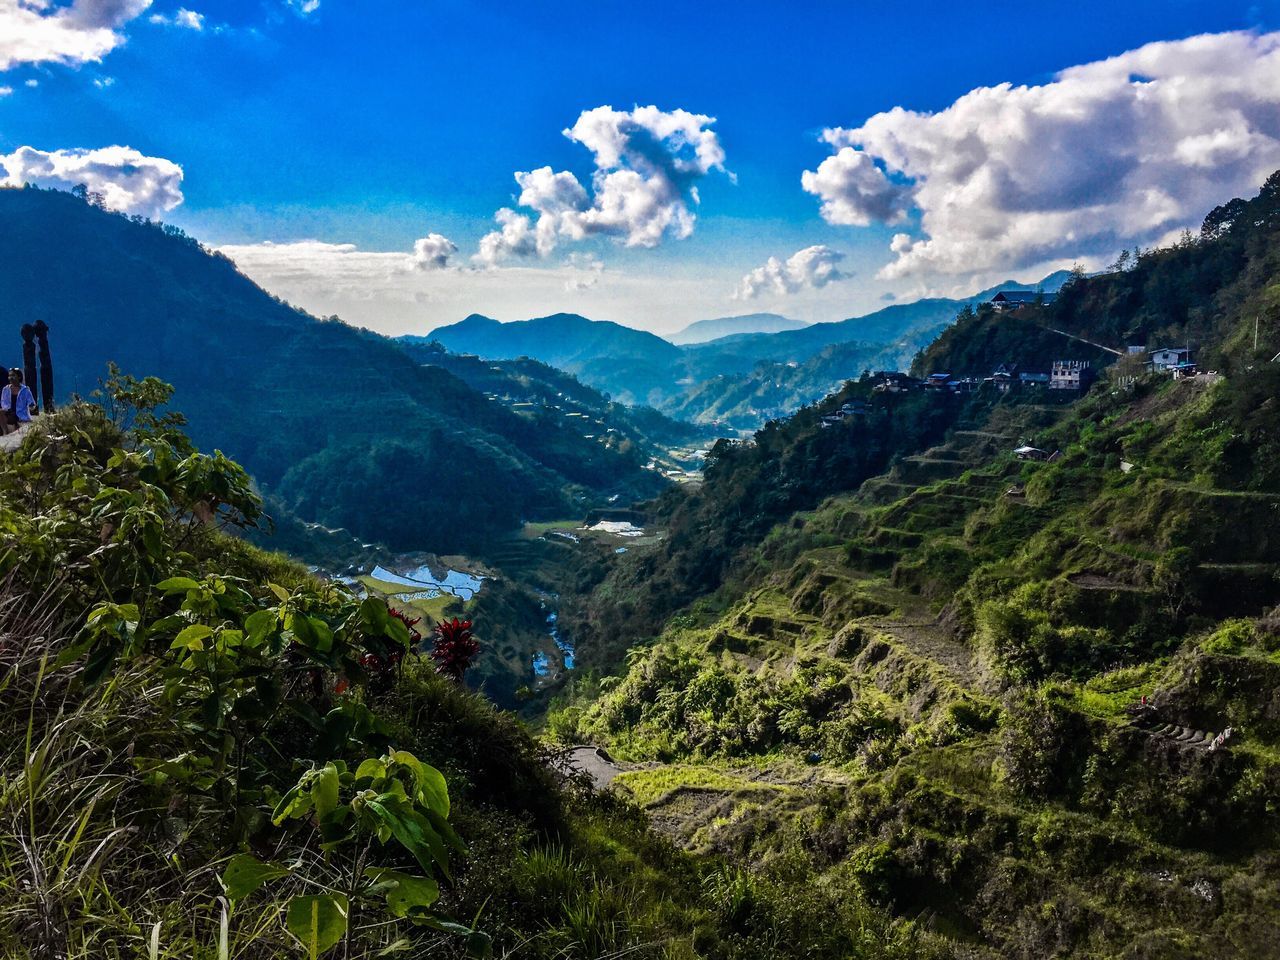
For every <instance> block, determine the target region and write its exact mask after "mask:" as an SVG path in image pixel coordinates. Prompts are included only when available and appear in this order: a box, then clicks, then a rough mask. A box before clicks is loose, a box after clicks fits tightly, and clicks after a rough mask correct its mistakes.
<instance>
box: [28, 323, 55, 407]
mask: <svg viewBox="0 0 1280 960" xmlns="http://www.w3.org/2000/svg"><path fill="white" fill-rule="evenodd" d="M33 329H34V330H35V332H36V340H37V341H38V342H39V344H40V399H41V401H42V402H41V406H40V409H42V410H43V411H44V412H45V413H53V360H52V359H51V358H50V357H49V325H48V324H47V323H45V322H44V321H43V320H37V321H36V325H35V327H34V328H33Z"/></svg>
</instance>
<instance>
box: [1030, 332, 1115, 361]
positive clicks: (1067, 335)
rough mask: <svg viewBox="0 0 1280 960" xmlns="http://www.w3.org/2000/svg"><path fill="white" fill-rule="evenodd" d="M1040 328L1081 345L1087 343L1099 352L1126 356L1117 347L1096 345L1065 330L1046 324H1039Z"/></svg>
mask: <svg viewBox="0 0 1280 960" xmlns="http://www.w3.org/2000/svg"><path fill="white" fill-rule="evenodd" d="M1038 326H1039V327H1040V329H1041V330H1048V331H1049V332H1050V333H1056V334H1058V335H1059V336H1062V337H1067V338H1068V339H1071V340H1077V341H1079V342H1080V343H1087V344H1088V345H1089V346H1091V347H1096V348H1097V349H1099V350H1105V351H1107V353H1114V354H1115V355H1116V356H1117V357H1123V356H1125V354H1124V353H1123V352H1122V351H1120V350H1117V349H1116V348H1115V347H1108V346H1106V345H1105V344H1102V343H1094V342H1093V341H1092V340H1086V339H1085V338H1084V337H1077V336H1076V335H1075V334H1074V333H1067V331H1065V330H1058V329H1055V328H1054V327H1046V326H1045V325H1044V324H1038Z"/></svg>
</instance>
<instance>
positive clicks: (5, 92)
mask: <svg viewBox="0 0 1280 960" xmlns="http://www.w3.org/2000/svg"><path fill="white" fill-rule="evenodd" d="M12 93H13V87H0V97H7V96H10V95H12Z"/></svg>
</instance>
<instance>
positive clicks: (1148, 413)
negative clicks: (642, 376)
mask: <svg viewBox="0 0 1280 960" xmlns="http://www.w3.org/2000/svg"><path fill="white" fill-rule="evenodd" d="M1278 195H1280V177H1272V178H1271V179H1270V180H1269V181H1268V183H1267V185H1266V186H1265V187H1264V189H1263V191H1262V193H1261V195H1260V196H1259V197H1258V198H1255V199H1254V200H1250V201H1234V202H1233V203H1231V204H1227V205H1225V206H1224V207H1223V208H1221V209H1220V210H1218V211H1215V212H1214V213H1213V214H1211V215H1210V217H1209V218H1208V220H1207V221H1206V227H1205V230H1204V231H1203V232H1202V234H1201V236H1199V237H1197V238H1191V239H1184V241H1182V242H1181V243H1179V244H1177V245H1176V246H1175V247H1173V248H1171V249H1169V250H1162V251H1153V252H1146V253H1143V254H1142V255H1141V256H1139V257H1137V258H1136V261H1135V258H1134V257H1132V256H1130V257H1128V258H1126V259H1125V262H1123V263H1121V264H1119V265H1118V266H1117V270H1116V271H1114V272H1113V273H1109V274H1106V275H1103V276H1100V277H1094V278H1083V277H1078V278H1076V279H1074V280H1073V281H1072V282H1071V283H1070V284H1069V285H1068V287H1067V289H1066V291H1065V292H1064V293H1063V295H1062V297H1061V298H1059V300H1058V301H1057V303H1055V304H1053V305H1052V306H1049V307H1033V308H1028V309H1024V310H1020V311H1016V312H1011V313H1006V314H1004V315H1001V316H999V317H998V318H997V317H996V316H994V315H991V314H988V313H987V312H986V311H978V312H976V313H974V314H973V315H972V316H970V315H966V316H965V317H963V318H962V319H961V321H960V323H958V324H957V325H956V327H955V328H953V330H951V331H948V333H947V334H946V335H944V336H943V337H941V338H940V339H939V341H937V343H936V344H935V345H934V347H933V348H932V349H931V350H930V351H929V352H928V353H926V355H925V357H924V358H923V360H922V361H921V364H922V369H926V370H927V369H948V370H951V371H953V372H957V373H961V374H966V373H973V374H981V373H984V372H989V369H990V368H989V367H988V366H987V365H988V364H989V365H991V366H994V365H995V363H998V362H1006V361H1013V362H1016V361H1018V360H1019V359H1020V358H1021V357H1022V356H1023V355H1035V354H1036V351H1039V350H1042V349H1043V350H1046V351H1047V350H1049V349H1053V348H1052V346H1051V343H1052V341H1051V340H1050V339H1048V337H1047V336H1046V333H1047V331H1046V330H1045V325H1047V324H1050V323H1052V324H1054V325H1057V324H1061V325H1062V326H1061V329H1064V330H1068V331H1074V332H1075V333H1076V335H1079V336H1083V337H1087V338H1090V339H1093V338H1098V340H1099V342H1116V343H1122V342H1123V339H1121V338H1124V339H1129V338H1134V339H1136V340H1138V341H1139V342H1146V343H1151V344H1152V345H1156V344H1158V343H1160V342H1162V341H1161V340H1160V339H1158V338H1164V337H1170V338H1177V340H1175V341H1174V342H1185V340H1184V339H1183V338H1189V339H1191V340H1192V342H1193V347H1194V349H1195V350H1196V351H1197V353H1198V359H1201V363H1202V368H1204V367H1209V368H1212V369H1217V370H1220V371H1224V372H1225V375H1218V376H1212V377H1209V376H1205V377H1197V378H1191V379H1173V378H1171V377H1169V376H1168V375H1167V374H1163V373H1160V372H1154V371H1147V370H1144V369H1143V368H1142V366H1141V364H1140V362H1134V361H1121V362H1120V364H1119V365H1117V366H1116V367H1115V369H1114V370H1113V371H1105V372H1104V376H1103V379H1102V381H1101V382H1100V383H1099V384H1098V385H1097V386H1096V387H1095V389H1094V390H1093V391H1092V392H1091V393H1089V394H1088V395H1087V396H1086V397H1084V398H1083V399H1081V400H1079V401H1078V402H1076V403H1074V404H1072V405H1059V404H1052V403H1047V402H1045V400H1046V399H1047V397H1043V396H1037V395H1036V394H1035V393H1034V392H1028V393H1027V394H1026V400H1025V401H1023V402H1016V401H1014V400H1013V399H1012V398H1011V397H1006V398H1004V399H1002V400H1000V401H998V402H996V403H992V404H985V405H984V404H982V403H980V402H978V401H973V402H972V403H971V405H970V406H969V407H968V409H967V410H966V411H964V415H963V416H960V417H956V416H953V417H952V419H951V421H950V423H949V426H950V427H951V429H947V430H945V436H943V437H942V438H940V442H936V443H934V445H933V446H930V447H929V448H928V449H924V450H921V451H919V452H917V453H913V454H912V455H909V456H900V457H899V458H897V459H896V460H895V461H894V462H893V463H892V465H891V467H890V469H889V470H887V471H886V472H885V473H883V474H882V475H880V476H877V477H873V478H871V479H870V480H868V481H867V482H866V483H863V484H861V486H860V487H859V489H858V490H857V491H856V492H853V491H852V490H851V489H850V488H849V487H848V486H843V485H842V483H841V480H840V479H837V478H834V477H832V476H831V475H827V476H826V477H824V479H823V482H824V483H826V484H827V487H826V488H825V491H824V492H825V493H828V494H830V496H828V497H827V498H826V499H825V500H823V499H821V494H820V493H818V492H817V491H810V492H809V494H808V495H809V496H811V497H812V500H811V501H810V502H811V503H813V504H814V508H813V509H811V510H806V511H803V512H798V513H790V512H787V511H780V514H779V515H778V516H777V517H775V521H776V522H770V523H768V524H766V526H767V529H766V530H764V531H763V532H760V531H759V530H758V529H756V530H752V527H751V521H752V519H753V518H754V517H755V516H757V515H759V514H757V513H755V512H754V511H757V510H759V507H760V504H761V503H763V502H767V500H766V499H765V496H764V495H765V494H771V495H775V496H777V497H778V498H779V499H782V498H783V497H784V496H785V491H786V489H787V481H788V480H792V482H794V483H795V485H796V487H798V488H800V489H803V486H804V483H805V481H806V480H808V479H809V478H811V477H812V478H816V477H819V476H822V473H823V471H824V470H825V467H826V461H825V460H821V459H818V458H813V459H810V460H807V461H801V460H795V459H789V458H790V457H791V456H792V455H793V454H794V453H795V452H796V450H798V449H803V444H804V442H805V440H806V439H807V434H806V433H805V431H804V428H803V426H801V424H802V423H803V415H801V416H800V417H797V418H796V419H795V421H793V422H792V423H790V424H787V425H786V426H785V427H784V428H783V429H782V431H781V432H780V433H779V436H788V437H789V438H790V440H791V441H792V442H794V443H795V444H796V446H795V447H794V448H793V447H788V446H783V447H781V448H775V449H774V450H773V451H772V457H771V458H769V460H768V464H769V466H766V465H765V464H764V463H761V464H757V465H756V466H755V467H754V469H748V470H747V471H746V472H745V473H744V474H743V478H744V479H746V480H747V482H744V483H740V484H739V485H738V486H737V487H736V488H733V487H723V488H720V489H721V490H722V491H723V492H724V493H725V494H726V500H725V502H722V503H719V504H717V506H716V513H717V516H719V517H720V518H728V520H729V525H731V524H733V523H738V524H740V525H741V526H743V527H744V528H745V529H746V530H751V532H750V533H749V534H745V535H744V536H743V539H742V542H741V544H740V545H739V546H738V548H737V560H736V563H734V564H732V565H731V567H730V569H732V570H733V571H734V574H735V576H734V579H733V581H731V582H729V583H728V584H727V585H721V586H720V589H719V591H718V593H716V594H714V595H712V594H710V593H709V592H708V591H710V590H711V589H713V588H714V587H715V586H716V584H717V582H719V583H721V584H723V583H724V581H717V580H716V579H715V578H714V577H710V578H707V579H705V580H703V581H701V582H702V584H703V587H702V591H701V592H700V593H699V591H690V592H689V593H687V594H685V600H686V602H688V601H689V600H693V599H694V597H695V596H696V597H698V599H697V600H696V601H695V602H693V603H692V604H690V605H688V606H686V607H685V608H684V609H683V610H680V611H678V612H675V615H674V616H671V615H669V611H665V610H663V611H658V610H656V608H655V607H653V606H650V607H649V608H648V610H649V611H650V612H651V613H654V614H655V615H654V616H653V620H654V621H655V622H656V621H657V620H660V619H661V620H663V621H664V624H665V625H664V629H663V630H662V631H661V633H660V636H659V637H658V638H657V640H656V642H647V643H645V644H644V645H641V646H637V647H635V648H633V649H632V650H631V651H630V652H629V653H628V654H627V656H626V665H625V668H624V669H622V670H621V671H620V674H621V675H618V676H594V677H587V678H583V679H582V680H580V681H578V682H577V683H575V684H573V685H571V686H570V687H568V688H567V689H566V690H565V691H564V693H563V695H562V697H561V700H560V702H559V704H558V707H557V709H555V710H553V712H552V714H551V716H550V717H549V719H548V724H547V729H548V733H549V735H550V736H552V737H553V738H558V739H561V740H562V741H564V742H581V741H583V740H586V741H588V742H593V743H598V744H601V745H603V746H606V747H608V749H609V750H610V751H611V752H612V753H613V755H615V756H618V757H622V758H623V759H624V760H632V761H645V762H646V763H644V764H641V765H639V766H637V767H635V768H634V769H632V770H630V771H629V772H627V773H625V774H623V775H622V776H621V777H620V778H619V781H620V783H621V789H624V790H627V791H629V792H630V793H631V795H632V796H634V797H635V798H636V799H637V800H638V801H639V802H641V803H643V804H644V805H645V806H646V807H647V808H648V809H649V810H650V812H651V815H652V816H654V818H655V820H656V821H657V822H660V823H663V824H666V825H668V829H670V830H672V831H673V833H675V834H676V835H677V836H680V837H681V838H682V839H683V840H685V842H687V843H688V844H690V845H692V846H696V847H699V848H703V849H716V850H732V851H735V852H736V853H737V854H738V855H739V856H741V857H743V858H745V859H749V860H752V861H757V862H758V861H763V862H768V861H769V860H770V859H771V858H773V857H779V856H782V855H783V851H785V850H788V849H792V848H793V845H794V844H795V843H797V842H798V843H799V844H800V845H801V847H802V848H803V850H804V852H805V861H804V862H805V863H806V865H807V867H808V868H809V869H810V870H812V871H813V872H814V873H815V874H816V875H817V876H819V877H821V878H822V880H823V881H825V882H832V883H851V884H857V885H858V886H859V888H860V889H862V890H863V891H864V893H865V895H866V896H867V897H868V898H870V899H871V900H873V901H877V902H880V903H883V904H886V905H892V909H893V910H894V911H895V912H896V913H898V914H899V915H901V916H911V917H916V916H920V915H927V916H930V917H931V918H932V921H931V922H932V923H933V924H934V928H935V929H937V930H939V931H941V932H944V933H945V935H946V936H947V937H948V938H949V939H950V940H951V941H952V942H954V943H955V944H957V945H958V947H957V949H959V950H962V951H966V952H968V953H969V955H972V956H984V957H985V956H1002V957H1027V958H1031V957H1044V956H1081V957H1097V958H1103V957H1116V956H1124V957H1134V958H1136V957H1152V958H1154V957H1162V958H1163V957H1178V958H1182V957H1185V958H1192V957H1200V956H1215V957H1246V956H1247V957H1255V956H1276V955H1277V954H1276V947H1275V944H1277V943H1280V934H1278V931H1280V898H1278V897H1277V895H1276V890H1277V889H1280V885H1278V883H1277V880H1278V877H1277V872H1276V863H1277V861H1276V853H1275V851H1276V849H1277V845H1278V844H1280V832H1277V828H1276V819H1275V813H1276V810H1275V803H1274V799H1273V798H1274V796H1275V792H1276V790H1277V789H1280V727H1278V726H1277V724H1276V721H1275V716H1274V713H1275V702H1276V701H1275V692H1276V689H1277V684H1280V621H1278V620H1277V614H1276V611H1277V610H1278V609H1280V607H1278V606H1277V604H1280V539H1278V538H1277V537H1276V536H1275V533H1274V531H1275V530H1276V529H1277V516H1278V514H1280V475H1278V474H1277V463H1280V449H1277V446H1276V444H1277V442H1278V441H1277V438H1278V437H1280V430H1278V429H1277V423H1278V421H1277V417H1278V416H1280V409H1278V408H1277V397H1278V396H1280V364H1276V363H1273V362H1271V358H1272V356H1274V354H1275V350H1276V349H1277V348H1278V347H1280V299H1277V290H1278V289H1280V287H1278V285H1277V278H1278V277H1280V263H1277V261H1276V260H1275V252H1274V251H1275V249H1276V244H1275V242H1274V240H1275V237H1276V235H1277V231H1278V230H1280V219H1278V218H1277V215H1276V200H1277V196H1278ZM1121 268H1123V269H1121ZM1120 291H1127V293H1126V294H1125V296H1124V297H1120V296H1118V292H1120ZM1255 331H1256V336H1257V347H1256V348H1255V347H1254V337H1255ZM1052 336H1061V335H1060V334H1053V335H1052ZM1111 337H1114V338H1115V339H1114V340H1113V339H1110V338H1111ZM1046 356H1051V354H1047V353H1046ZM966 358H968V359H966ZM970 362H971V363H973V364H974V369H965V368H964V366H963V364H965V363H970ZM984 367H985V368H986V370H984V369H983V368H984ZM921 396H923V395H921ZM979 396H981V395H979ZM918 402H923V400H921V401H918ZM819 429H822V428H819ZM843 429H845V425H843V424H842V425H841V426H840V427H838V428H837V427H831V428H827V429H825V430H822V432H823V433H825V434H829V435H835V434H837V432H838V430H843ZM916 439H917V440H920V441H922V443H929V442H932V441H930V440H928V439H926V438H924V437H917V438H916ZM1023 444H1031V445H1032V446H1034V447H1038V448H1040V449H1042V450H1044V451H1049V452H1052V454H1053V456H1052V457H1048V458H1044V459H1028V460H1021V459H1019V458H1018V457H1017V456H1016V455H1015V454H1014V449H1015V448H1016V447H1018V446H1021V445H1023ZM788 462H789V463H791V465H792V466H793V468H795V467H796V465H797V464H803V468H802V469H803V470H804V475H803V477H801V478H792V477H788V476H787V475H786V474H785V473H783V472H782V471H780V470H779V471H776V472H773V473H770V472H769V471H770V469H771V468H772V464H785V463H788ZM740 463H741V464H744V465H745V464H749V463H750V455H749V454H744V456H743V459H742V461H740ZM719 467H720V464H717V469H719ZM731 475H732V473H731V472H727V473H726V475H725V476H731ZM756 477H761V478H766V477H767V478H768V479H767V481H765V482H761V483H760V484H759V485H756V484H755V483H753V482H751V481H752V480H754V479H755V478H756ZM716 491H717V481H716V477H714V476H713V475H711V474H710V473H709V475H708V482H707V485H706V488H704V490H703V491H700V492H698V493H694V494H685V495H684V501H683V504H682V505H681V507H676V508H668V509H667V511H666V513H665V516H667V517H675V516H677V515H678V514H679V510H680V509H682V508H683V509H687V510H690V511H693V510H694V509H696V508H697V509H707V506H706V505H702V506H700V507H695V505H699V504H700V502H704V501H703V498H706V497H708V495H714V493H715V492H716ZM775 491H780V492H779V493H776V494H775ZM675 496H676V495H675V494H670V495H668V499H669V500H670V499H674V498H675ZM734 508H737V510H736V512H735V509H734ZM680 537H681V534H680V533H679V531H678V530H677V531H675V532H673V533H672V536H671V538H670V542H669V543H667V544H665V545H663V546H661V547H659V548H656V549H654V550H653V551H651V552H650V554H649V555H648V558H646V557H644V556H634V557H633V556H629V557H628V558H627V560H626V562H625V563H623V564H620V565H619V568H618V570H617V571H615V572H614V573H613V574H611V575H610V576H608V577H607V578H605V579H604V580H603V581H602V584H601V586H599V587H598V588H597V589H596V593H595V596H594V597H593V598H592V600H591V602H590V604H588V609H598V610H600V611H603V610H605V609H608V604H610V603H618V604H622V605H625V603H626V602H627V601H628V600H631V599H632V598H635V597H644V596H646V594H645V593H644V592H643V582H644V581H643V579H641V578H637V580H636V581H629V580H627V579H626V578H625V571H627V569H628V568H632V569H640V567H641V565H642V564H644V563H645V562H646V559H647V562H648V563H649V564H650V566H649V567H648V569H647V570H646V575H647V577H649V578H650V579H659V578H660V577H662V576H663V572H664V571H665V570H666V569H667V565H668V564H670V563H672V562H673V560H675V559H676V558H678V557H679V556H680V555H681V553H682V550H681V543H680ZM696 539H697V538H695V537H688V538H687V540H686V542H696ZM627 589H630V590H631V592H630V593H627V592H624V591H625V590H627ZM591 604H596V605H597V606H595V607H592V606H591ZM624 608H625V607H624ZM640 622H641V619H640V618H637V628H636V629H635V630H634V631H633V633H632V636H633V637H634V638H636V639H642V640H647V639H648V635H647V634H645V633H644V632H642V629H641V628H640V627H639V626H638V624H639V623H640ZM588 636H590V634H589V635H588ZM615 662H616V661H615ZM688 796H696V797H697V798H698V799H697V801H696V802H688V801H687V800H685V799H684V798H686V797H688Z"/></svg>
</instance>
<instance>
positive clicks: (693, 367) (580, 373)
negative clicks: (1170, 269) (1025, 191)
mask: <svg viewBox="0 0 1280 960" xmlns="http://www.w3.org/2000/svg"><path fill="white" fill-rule="evenodd" d="M1069 276H1070V274H1069V272H1068V271H1065V270H1063V271H1058V272H1056V273H1053V274H1050V275H1049V276H1047V277H1045V278H1044V279H1043V280H1041V281H1040V282H1039V283H1035V284H1026V283H1019V282H1018V281H1015V280H1009V281H1006V282H1004V283H1000V284H997V285H995V286H993V287H991V288H989V289H987V290H983V291H981V292H980V293H978V294H975V295H974V296H972V297H968V298H963V299H950V298H930V299H925V300H918V301H915V302H912V303H902V304H891V305H889V306H887V307H884V308H882V309H880V310H877V311H874V312H873V313H869V314H866V315H864V316H859V317H851V318H849V319H847V320H840V321H833V322H830V323H815V324H811V325H804V324H800V323H799V321H788V320H787V319H786V318H784V317H779V316H777V315H776V314H752V315H748V316H746V317H729V318H720V319H716V320H706V321H699V322H698V323H695V324H692V325H690V326H689V327H687V328H685V330H683V331H681V333H680V334H677V335H676V338H679V339H681V340H684V341H686V342H685V343H684V345H683V346H677V345H676V344H674V343H671V342H669V341H667V340H664V339H663V338H661V337H658V336H656V335H655V334H651V333H647V332H645V331H642V330H635V329H633V328H631V327H626V326H623V325H621V324H618V323H613V322H611V321H602V320H591V319H588V318H586V317H583V316H579V315H577V314H563V313H560V314H553V315H551V316H548V317H537V318H534V319H531V320H519V321H513V322H509V323H501V322H499V321H497V320H493V319H491V318H488V317H482V316H479V315H474V314H473V315H472V316H469V317H467V318H466V319H465V320H462V321H461V322H459V323H455V324H451V325H449V326H444V327H439V328H437V329H436V330H434V331H432V332H431V333H430V334H429V335H427V336H425V337H424V336H411V337H402V338H400V340H401V342H402V343H409V344H413V343H417V344H421V343H426V342H432V341H435V342H437V343H440V344H441V345H443V346H444V347H446V348H448V349H449V350H451V351H453V352H457V353H464V354H476V355H478V356H480V357H484V358H488V359H508V358H515V357H524V356H527V357H530V358H534V359H537V360H541V361H543V362H544V363H548V364H551V365H552V366H556V367H560V368H562V369H564V370H566V371H568V372H570V373H572V374H574V375H575V376H577V377H578V378H579V379H581V380H582V381H583V382H584V383H587V384H590V385H591V386H593V387H596V388H597V389H599V390H603V391H606V392H607V393H609V394H610V395H611V396H612V397H613V398H615V399H619V400H622V401H623V402H625V403H632V404H644V405H649V406H652V407H654V408H656V409H658V410H660V411H662V412H663V413H666V414H669V415H671V416H675V417H679V418H681V419H684V420H690V421H694V422H700V423H716V424H721V425H727V426H730V427H732V428H734V429H742V430H750V429H755V428H756V427H759V426H760V425H761V424H762V423H764V422H765V421H766V420H768V419H771V418H773V417H777V416H780V415H785V414H787V413H789V412H790V411H792V410H795V409H797V408H798V407H800V406H802V405H804V404H805V403H811V402H813V401H814V400H817V399H818V398H820V397H822V396H824V395H825V394H827V393H828V392H830V391H831V390H832V389H834V388H835V387H836V386H838V385H839V384H840V383H841V382H842V381H843V380H846V379H849V378H851V377H856V376H857V375H858V374H859V373H860V372H861V371H862V370H863V369H866V368H880V367H884V366H889V367H899V366H906V365H908V364H909V363H910V361H911V359H912V358H913V357H914V356H915V355H916V353H917V352H919V351H920V350H921V349H922V348H924V347H925V346H926V345H927V344H928V343H929V342H931V341H932V340H933V339H934V337H935V336H937V334H938V333H939V332H940V331H941V330H942V329H943V328H945V327H946V325H947V324H949V323H951V322H952V321H953V320H954V319H955V317H956V315H957V314H958V313H959V312H960V311H961V310H962V309H963V308H964V307H965V306H972V305H973V304H976V303H980V302H984V301H986V300H989V299H990V298H991V297H992V296H994V295H995V293H996V292H998V291H1000V290H1030V289H1042V290H1044V291H1046V292H1053V291H1056V290H1058V289H1059V288H1060V287H1061V286H1062V284H1063V283H1064V282H1065V281H1066V280H1067V278H1068V277H1069ZM761 326H782V327H784V329H780V330H776V331H773V332H764V331H752V330H751V329H749V328H751V327H761ZM721 331H733V332H729V333H724V335H720V336H717V337H716V338H714V339H707V340H703V339H701V334H702V333H720V332H721ZM691 335H692V336H693V337H694V338H695V339H690V336H691Z"/></svg>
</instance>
